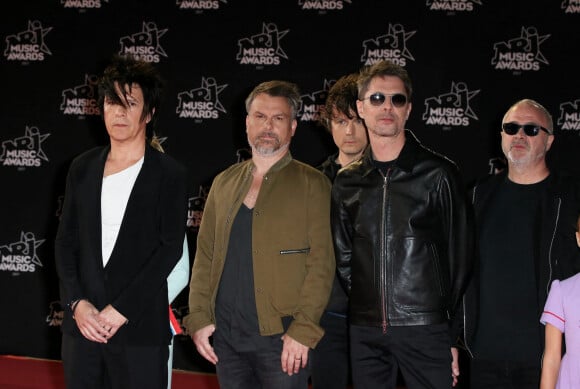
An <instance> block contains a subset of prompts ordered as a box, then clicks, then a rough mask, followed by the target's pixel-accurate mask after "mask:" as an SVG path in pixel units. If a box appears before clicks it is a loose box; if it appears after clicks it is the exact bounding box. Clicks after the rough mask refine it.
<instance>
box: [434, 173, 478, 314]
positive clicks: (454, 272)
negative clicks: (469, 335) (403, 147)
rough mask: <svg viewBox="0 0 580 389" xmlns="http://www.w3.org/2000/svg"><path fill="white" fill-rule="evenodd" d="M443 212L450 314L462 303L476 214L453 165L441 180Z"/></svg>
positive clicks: (470, 265) (471, 258) (471, 254)
mask: <svg viewBox="0 0 580 389" xmlns="http://www.w3.org/2000/svg"><path fill="white" fill-rule="evenodd" d="M439 191H440V193H439V194H440V207H441V209H440V214H441V216H442V218H443V227H444V231H445V233H446V234H445V239H446V240H447V242H448V243H447V244H448V248H447V254H448V264H449V282H450V296H449V297H450V300H449V302H450V314H451V318H452V319H454V318H455V317H456V316H457V315H456V313H457V309H458V308H459V305H460V304H461V301H462V298H463V294H464V292H465V288H466V287H467V283H468V281H469V278H470V277H471V272H472V263H473V242H474V239H473V233H474V231H473V215H472V210H471V206H470V205H469V203H468V201H467V193H466V191H465V187H464V186H463V181H462V179H461V177H460V175H459V171H458V170H457V169H456V167H455V165H453V166H452V167H451V168H450V169H448V170H447V171H446V174H444V175H443V176H442V178H441V181H440V187H439Z"/></svg>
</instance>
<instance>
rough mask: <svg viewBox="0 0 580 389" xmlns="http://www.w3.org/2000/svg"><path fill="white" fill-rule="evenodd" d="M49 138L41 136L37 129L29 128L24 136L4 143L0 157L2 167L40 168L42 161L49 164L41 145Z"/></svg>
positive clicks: (45, 135)
mask: <svg viewBox="0 0 580 389" xmlns="http://www.w3.org/2000/svg"><path fill="white" fill-rule="evenodd" d="M49 136H50V134H44V135H41V134H40V131H39V130H38V128H36V127H28V126H27V127H26V130H25V132H24V136H21V137H18V138H15V139H12V140H5V141H3V142H2V155H0V162H1V163H2V166H18V167H39V166H40V164H41V163H42V161H45V162H48V158H47V156H46V154H44V151H42V149H41V148H40V145H41V143H42V142H44V141H45V140H46V138H48V137H49Z"/></svg>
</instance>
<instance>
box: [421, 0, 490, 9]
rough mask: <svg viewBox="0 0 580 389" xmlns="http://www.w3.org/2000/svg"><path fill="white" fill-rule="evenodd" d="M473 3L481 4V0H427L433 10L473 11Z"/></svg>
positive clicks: (429, 7) (428, 5)
mask: <svg viewBox="0 0 580 389" xmlns="http://www.w3.org/2000/svg"><path fill="white" fill-rule="evenodd" d="M473 4H478V5H481V0H427V8H428V9H429V10H431V11H466V12H471V11H473Z"/></svg>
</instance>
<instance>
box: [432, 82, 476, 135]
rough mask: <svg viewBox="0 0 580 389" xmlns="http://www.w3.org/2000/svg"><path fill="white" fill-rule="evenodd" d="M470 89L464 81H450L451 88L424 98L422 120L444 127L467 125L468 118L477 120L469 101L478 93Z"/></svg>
mask: <svg viewBox="0 0 580 389" xmlns="http://www.w3.org/2000/svg"><path fill="white" fill-rule="evenodd" d="M479 91H480V90H479V89H478V90H474V91H470V90H469V89H467V84H466V83H464V82H451V90H450V91H449V92H448V93H442V94H440V95H438V96H433V97H429V98H427V99H425V112H423V120H424V121H425V124H428V125H438V126H444V128H449V127H451V126H454V127H466V126H469V124H470V123H469V119H470V118H471V119H473V120H478V118H477V115H476V114H475V112H473V109H471V106H470V104H469V102H470V101H471V99H472V98H473V97H474V96H475V95H477V94H478V93H479Z"/></svg>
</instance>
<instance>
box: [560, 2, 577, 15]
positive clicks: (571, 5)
mask: <svg viewBox="0 0 580 389" xmlns="http://www.w3.org/2000/svg"><path fill="white" fill-rule="evenodd" d="M562 9H563V10H564V12H565V13H567V14H570V13H580V0H564V1H562Z"/></svg>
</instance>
